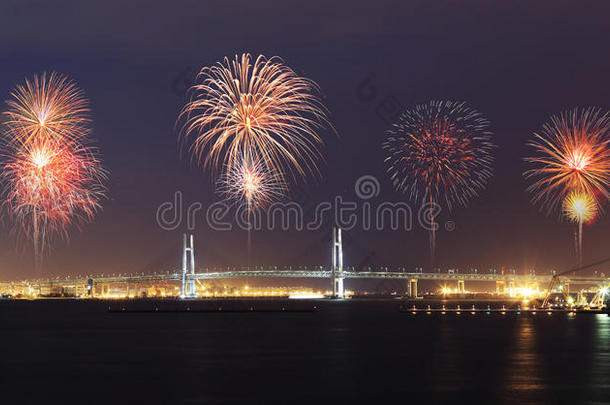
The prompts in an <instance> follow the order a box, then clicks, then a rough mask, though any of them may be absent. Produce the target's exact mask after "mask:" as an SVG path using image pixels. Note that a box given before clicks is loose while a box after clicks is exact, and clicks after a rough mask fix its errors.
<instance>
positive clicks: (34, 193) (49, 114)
mask: <svg viewBox="0 0 610 405" xmlns="http://www.w3.org/2000/svg"><path fill="white" fill-rule="evenodd" d="M12 95H13V99H11V100H9V101H7V104H8V105H9V110H8V111H6V112H5V116H6V117H8V120H7V122H6V124H5V128H4V138H3V141H4V142H3V144H4V145H3V151H2V154H3V156H4V162H3V164H2V180H3V182H2V194H3V202H4V206H5V207H6V208H7V210H8V212H9V213H10V214H12V217H13V218H14V220H15V224H16V228H17V230H20V231H22V232H23V233H24V234H25V235H27V236H28V237H29V238H30V239H32V241H33V244H34V257H35V264H36V268H37V269H40V266H41V263H42V257H43V253H44V248H45V246H46V245H48V243H49V241H50V239H51V238H52V237H53V236H54V235H55V234H58V235H59V236H61V237H63V238H67V236H68V226H69V225H70V224H73V223H74V224H76V225H80V224H82V223H83V222H84V221H87V220H90V219H91V218H92V217H93V216H94V215H95V213H96V212H97V211H98V210H99V209H100V201H101V199H102V198H103V197H104V194H105V187H104V181H105V180H106V171H105V170H104V169H103V167H102V165H101V162H100V159H99V157H98V155H97V150H96V149H95V148H93V147H90V146H87V144H86V143H87V141H88V140H87V139H86V136H87V135H88V133H89V129H88V127H87V126H86V124H87V123H88V122H89V121H90V120H89V117H88V115H87V114H86V112H87V111H88V107H87V102H86V99H85V98H84V97H83V95H82V92H81V91H80V90H79V89H78V88H77V87H76V86H75V85H74V84H73V83H72V82H70V81H68V80H67V79H66V78H64V77H62V76H59V75H56V74H53V73H52V74H50V75H49V76H48V77H47V75H46V74H43V75H42V76H40V77H35V78H34V80H33V81H26V85H25V86H20V87H18V88H17V89H16V90H15V91H13V93H12Z"/></svg>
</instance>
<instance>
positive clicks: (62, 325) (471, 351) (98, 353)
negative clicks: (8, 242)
mask: <svg viewBox="0 0 610 405" xmlns="http://www.w3.org/2000/svg"><path fill="white" fill-rule="evenodd" d="M107 305H108V303H104V302H101V301H69V300H47V301H0V325H1V326H0V327H1V328H2V329H1V331H0V342H1V343H2V346H1V347H2V352H1V355H0V358H1V362H0V364H1V369H2V372H1V373H0V375H1V376H2V377H1V378H0V397H1V398H2V403H11V404H12V403H28V404H29V403H61V404H66V403H91V402H93V403H113V404H116V403H130V404H134V403H145V402H147V403H163V404H170V403H171V404H181V403H185V404H195V403H205V404H236V403H254V404H291V403H331V402H334V403H368V404H381V403H408V402H412V403H413V402H415V403H420V402H426V403H447V402H451V403H468V404H472V403H485V404H504V403H528V404H534V403H554V404H556V403H566V404H568V403H569V404H577V403H578V404H581V403H591V404H593V403H608V402H609V401H610V317H608V316H606V315H588V314H578V315H576V316H570V315H567V314H553V315H552V316H548V315H546V314H542V313H539V314H538V315H536V316H531V315H529V316H528V315H524V314H522V315H516V314H507V315H504V316H502V315H500V314H492V315H485V314H477V315H471V314H470V313H468V312H464V313H462V314H461V315H455V314H447V315H440V314H432V315H426V314H425V313H420V314H417V315H415V316H413V315H411V314H408V313H401V312H399V311H398V306H399V303H398V302H397V301H391V300H388V301H374V302H372V301H367V302H358V301H353V302H328V301H319V302H317V305H319V306H320V310H319V311H318V312H315V313H291V312H284V313H281V312H280V313H257V312H253V313H248V312H245V313H244V312H236V313H226V312H225V313H161V312H160V313H109V312H107V311H106V309H107ZM160 305H163V303H160ZM418 305H420V306H422V305H424V304H422V303H418ZM470 305H471V304H470V303H469V304H463V306H462V308H470ZM477 305H481V306H483V305H484V304H483V303H481V304H477ZM485 305H486V304H485ZM450 306H451V304H450ZM4 401H7V402H4Z"/></svg>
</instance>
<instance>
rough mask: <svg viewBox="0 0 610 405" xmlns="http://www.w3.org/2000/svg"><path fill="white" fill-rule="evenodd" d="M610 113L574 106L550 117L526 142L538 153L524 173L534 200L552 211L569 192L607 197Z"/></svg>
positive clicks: (609, 175)
mask: <svg viewBox="0 0 610 405" xmlns="http://www.w3.org/2000/svg"><path fill="white" fill-rule="evenodd" d="M609 142H610V116H609V114H608V113H604V114H602V112H601V110H600V109H596V108H589V109H585V110H579V109H574V110H572V111H569V112H564V113H561V114H559V115H556V116H553V117H551V120H550V122H548V123H546V124H545V125H544V126H543V127H542V131H541V132H540V133H535V134H534V140H533V141H532V142H531V143H530V145H531V146H532V147H533V148H534V149H535V151H536V152H537V153H538V155H537V156H535V157H528V158H526V161H527V162H529V163H531V164H532V165H533V166H534V167H533V168H532V169H530V170H528V171H526V172H525V177H526V178H528V179H532V180H533V183H532V185H531V186H530V187H529V188H528V190H529V191H530V192H532V193H533V195H534V196H533V201H534V203H540V204H541V205H542V206H543V207H544V208H546V209H547V210H548V212H549V213H550V212H552V211H553V210H554V209H555V208H556V207H557V206H558V205H560V204H561V202H562V201H564V200H565V199H566V197H568V195H569V194H570V193H571V192H575V191H581V192H584V193H586V194H587V195H589V196H595V197H596V198H603V199H608V198H610V194H609V187H610V149H609Z"/></svg>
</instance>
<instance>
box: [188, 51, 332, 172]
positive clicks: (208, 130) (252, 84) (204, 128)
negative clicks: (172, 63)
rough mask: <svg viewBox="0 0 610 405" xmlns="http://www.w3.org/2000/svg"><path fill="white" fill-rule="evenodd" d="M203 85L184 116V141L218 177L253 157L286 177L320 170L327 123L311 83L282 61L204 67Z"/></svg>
mask: <svg viewBox="0 0 610 405" xmlns="http://www.w3.org/2000/svg"><path fill="white" fill-rule="evenodd" d="M196 81H197V84H196V85H194V86H193V87H192V88H191V89H190V93H191V97H190V101H189V102H188V103H187V104H186V105H185V106H184V108H183V110H182V111H181V113H180V116H179V119H178V121H179V122H180V121H181V122H183V125H182V127H181V140H182V142H183V144H185V145H189V150H190V151H191V152H192V154H193V157H194V158H195V159H196V160H198V161H199V162H200V163H201V164H202V165H203V167H204V169H210V171H211V173H212V176H213V177H215V175H216V172H217V171H218V170H219V169H220V168H222V167H225V168H227V173H231V171H232V166H234V165H235V164H237V163H238V162H239V160H240V159H242V158H244V157H245V158H246V159H249V158H248V155H249V154H251V153H255V154H256V156H250V158H252V159H260V161H261V163H262V164H263V165H264V167H265V169H266V170H267V171H270V172H274V173H275V175H277V176H279V177H281V178H282V179H284V178H285V175H286V172H288V173H290V174H291V175H292V176H293V177H294V178H297V177H299V178H303V179H304V178H306V176H307V175H308V174H312V173H313V174H317V173H318V169H317V161H318V160H319V158H320V147H321V145H322V144H323V142H322V139H321V137H320V136H319V135H318V133H317V131H318V130H320V129H321V128H322V127H324V126H325V124H327V123H328V120H327V117H326V109H325V107H324V106H323V105H322V103H321V101H320V99H319V97H318V94H319V88H318V86H317V85H316V84H315V83H314V82H313V81H312V80H310V79H307V78H304V77H301V76H298V75H297V74H296V73H295V72H294V71H293V70H292V69H291V68H290V67H288V66H286V65H284V64H283V62H282V61H281V59H279V58H277V57H273V58H271V59H267V58H266V57H264V56H262V55H261V56H258V57H257V58H256V60H255V61H254V62H252V57H251V56H250V54H242V55H241V56H235V59H233V61H230V60H229V59H228V58H225V59H224V62H222V63H218V64H217V65H214V66H211V67H204V68H203V69H202V70H201V71H200V72H199V74H198V75H197V79H196Z"/></svg>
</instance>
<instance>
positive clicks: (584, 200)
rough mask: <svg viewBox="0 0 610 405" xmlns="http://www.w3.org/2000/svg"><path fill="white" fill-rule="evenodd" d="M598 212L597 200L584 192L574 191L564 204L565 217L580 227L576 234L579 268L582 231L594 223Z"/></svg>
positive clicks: (580, 263)
mask: <svg viewBox="0 0 610 405" xmlns="http://www.w3.org/2000/svg"><path fill="white" fill-rule="evenodd" d="M597 212H598V206H597V201H595V198H594V197H593V196H592V195H591V194H589V193H587V192H583V191H572V192H571V193H570V194H568V196H567V197H566V199H565V200H564V202H563V213H564V215H565V217H566V218H567V219H568V220H570V221H572V222H574V223H576V224H577V225H578V232H577V233H576V239H575V242H576V255H577V256H578V266H579V267H582V257H583V256H582V250H583V244H582V230H583V224H585V223H587V222H592V221H593V220H595V217H596V215H597Z"/></svg>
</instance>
